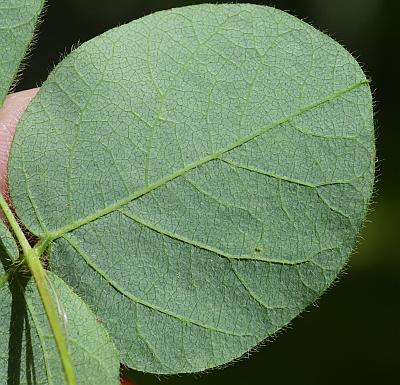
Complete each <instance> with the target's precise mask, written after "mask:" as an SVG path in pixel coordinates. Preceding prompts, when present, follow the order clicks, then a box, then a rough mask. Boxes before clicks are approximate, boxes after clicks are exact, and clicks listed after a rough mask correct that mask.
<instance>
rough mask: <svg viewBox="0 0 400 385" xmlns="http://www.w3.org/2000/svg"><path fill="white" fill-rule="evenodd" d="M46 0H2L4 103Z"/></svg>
mask: <svg viewBox="0 0 400 385" xmlns="http://www.w3.org/2000/svg"><path fill="white" fill-rule="evenodd" d="M43 3H44V0H13V1H10V0H0V107H1V105H2V104H3V101H4V99H5V97H6V95H7V93H8V91H9V90H10V87H11V85H12V84H13V82H14V80H15V77H16V75H17V73H18V69H19V67H20V63H21V61H22V59H23V58H24V56H25V53H26V50H27V48H28V46H29V44H30V42H31V40H32V37H33V32H34V30H35V25H36V22H37V19H38V17H39V14H40V12H41V9H42V7H43Z"/></svg>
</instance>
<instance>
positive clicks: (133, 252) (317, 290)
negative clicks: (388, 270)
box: [10, 5, 374, 373]
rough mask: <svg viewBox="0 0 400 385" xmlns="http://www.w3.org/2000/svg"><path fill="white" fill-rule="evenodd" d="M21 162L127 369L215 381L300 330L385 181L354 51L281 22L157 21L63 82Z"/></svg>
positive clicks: (65, 73)
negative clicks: (378, 175)
mask: <svg viewBox="0 0 400 385" xmlns="http://www.w3.org/2000/svg"><path fill="white" fill-rule="evenodd" d="M177 25H179V26H180V27H181V29H179V31H177V28H176V26H177ZM238 58H239V59H240V61H238ZM122 69H124V70H122ZM124 71H127V72H128V74H126V73H125V72H124ZM60 104H62V105H63V106H64V107H63V109H62V111H61V112H59V106H60ZM38 126H40V130H41V131H42V132H39V133H38V129H37V128H38ZM32 137H36V138H38V139H39V138H40V137H43V138H44V137H45V138H46V139H45V140H44V141H43V142H41V145H42V148H41V150H40V151H38V150H36V149H35V148H34V147H32V146H30V145H29V144H28V143H27V138H29V140H31V138H32ZM43 149H44V150H43ZM28 156H29V157H32V156H33V161H34V166H33V165H32V164H30V163H29V162H26V161H25V159H28ZM29 159H31V158H29ZM11 165H12V167H11V174H10V180H11V184H12V186H11V194H12V197H13V201H14V204H15V206H16V209H17V212H18V214H19V216H20V217H21V218H22V219H23V221H24V223H25V224H26V225H27V226H28V227H29V228H30V229H31V230H32V231H33V232H34V233H36V234H38V235H40V236H41V237H42V238H44V239H46V238H47V239H49V240H52V241H54V243H53V246H52V257H51V260H50V264H51V267H52V269H54V270H55V271H56V272H57V273H58V274H60V275H61V276H62V277H63V278H65V279H66V281H67V282H68V283H69V284H70V285H71V286H73V287H76V289H77V290H78V292H79V293H80V295H82V297H83V298H84V299H85V300H86V301H87V302H88V303H90V305H91V307H92V309H93V310H94V311H95V312H96V314H98V315H99V317H100V318H101V319H102V320H103V321H104V322H105V323H106V325H107V327H108V328H109V330H110V332H111V333H112V334H113V337H114V340H115V341H116V343H117V345H118V347H119V349H120V350H121V352H122V355H123V357H124V360H125V361H126V362H127V363H128V364H129V365H130V366H132V367H135V368H137V369H139V370H144V371H151V372H158V373H175V372H191V371H198V370H204V369H206V368H208V367H212V366H216V365H220V364H223V363H225V362H227V361H229V360H232V359H234V358H237V357H238V356H240V355H241V354H243V353H244V352H246V351H248V350H249V349H251V348H252V347H253V346H254V345H255V344H257V343H258V342H260V341H261V340H263V339H264V338H266V337H267V336H269V335H271V334H272V333H274V332H275V331H276V330H278V329H279V328H280V327H282V326H284V325H285V324H287V322H289V321H290V320H291V319H292V318H293V317H294V316H296V315H297V314H298V313H299V312H300V311H301V310H302V309H304V308H305V307H306V306H307V305H309V304H310V303H311V302H312V301H314V300H315V299H316V298H317V297H318V295H319V294H321V293H322V291H323V290H324V289H326V288H327V287H328V286H329V285H330V284H331V282H332V281H333V280H334V278H335V277H336V275H337V273H338V272H339V271H340V269H341V267H342V266H343V264H344V263H345V260H346V258H347V256H348V255H349V253H350V251H351V248H352V246H353V244H354V241H355V237H356V234H357V232H358V229H359V227H360V225H361V222H362V219H363V217H364V215H365V210H366V207H367V203H368V199H369V196H370V194H371V189H372V183H373V172H374V171H373V169H374V144H373V122H372V103H371V94H370V90H369V86H368V82H367V80H366V79H365V76H364V74H363V72H362V70H361V69H360V67H359V66H358V64H357V63H356V61H355V60H354V59H353V58H352V57H351V55H350V54H348V53H347V52H346V51H345V50H344V49H343V48H342V47H340V46H339V45H338V44H337V43H335V42H334V41H333V40H331V39H330V38H328V37H327V36H325V35H323V34H321V33H319V32H318V31H316V30H314V29H313V28H312V27H310V26H307V25H306V24H304V23H303V22H301V21H299V20H297V19H295V18H293V17H291V16H288V15H287V14H285V13H282V12H280V11H277V10H273V9H271V8H268V7H259V6H252V5H218V6H213V5H201V6H195V7H187V8H182V9H177V10H172V11H168V12H161V13H157V14H155V15H152V16H149V17H146V18H143V19H141V20H139V21H136V22H133V23H131V24H128V25H126V26H123V27H121V28H119V29H115V30H112V31H110V32H108V33H106V34H104V35H102V36H101V37H99V38H97V39H94V40H93V41H91V42H89V43H86V44H84V45H83V46H82V47H81V48H79V49H78V50H77V51H76V52H75V53H73V54H72V55H70V56H69V57H68V58H67V59H65V60H64V61H63V63H62V64H61V65H60V66H59V67H57V68H56V70H55V72H54V73H53V74H52V75H51V76H50V77H49V79H48V81H47V82H46V83H45V84H44V86H43V89H42V90H41V91H40V93H39V95H38V99H37V102H36V103H35V102H34V103H33V104H32V105H31V106H30V107H29V109H28V112H27V115H26V117H25V118H23V120H22V122H21V126H20V127H19V129H18V133H17V137H16V139H15V142H14V147H13V155H12V159H11ZM24 168H25V170H24ZM24 179H25V182H21V181H24ZM33 180H34V181H35V183H34V184H31V182H30V181H33ZM25 191H28V192H29V194H28V195H29V198H28V197H27V196H26V195H25ZM32 202H33V204H32ZM344 202H348V204H345V203H344ZM60 208H62V210H60ZM110 256H111V258H110ZM93 288H95V289H93ZM104 298H106V300H104ZM116 313H117V314H119V313H120V314H122V315H123V316H124V317H125V318H126V319H127V320H129V322H120V321H118V320H115V316H114V314H116ZM144 325H146V326H144ZM127 334H128V335H130V336H131V341H130V342H129V343H127V342H126V335H127ZM177 347H178V348H177Z"/></svg>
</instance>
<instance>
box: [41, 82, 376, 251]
mask: <svg viewBox="0 0 400 385" xmlns="http://www.w3.org/2000/svg"><path fill="white" fill-rule="evenodd" d="M368 83H369V81H368V80H367V79H364V80H361V81H359V82H357V83H354V84H352V85H351V86H349V87H347V88H345V89H342V90H340V91H338V92H335V93H333V94H331V95H329V96H327V97H325V98H323V99H320V100H319V101H317V102H314V103H312V104H310V105H307V106H305V107H303V108H301V109H299V110H298V111H296V112H294V113H293V114H290V115H288V116H286V117H283V118H281V119H279V120H277V121H276V122H273V123H271V124H270V125H268V126H265V127H263V128H261V129H259V130H258V131H256V132H254V133H252V134H250V135H247V136H245V137H243V138H241V139H240V140H237V141H236V142H234V143H232V144H230V145H229V146H227V147H224V148H223V149H221V150H219V151H216V152H215V153H214V154H210V155H208V156H206V157H204V158H202V159H199V160H197V161H196V162H193V163H190V164H189V165H187V166H185V167H183V168H181V169H179V170H177V171H175V172H174V173H172V174H170V175H167V176H165V177H164V178H161V179H160V180H158V181H157V182H155V183H151V184H149V185H147V186H145V187H143V188H141V189H140V190H137V191H135V192H133V193H132V194H130V195H128V196H127V197H125V198H122V199H120V200H118V201H117V202H115V203H113V204H111V205H109V206H107V207H105V208H103V209H101V210H98V211H96V212H94V213H93V214H90V215H87V216H86V217H83V218H80V219H78V220H76V221H74V222H72V223H70V224H67V225H65V226H63V227H60V228H59V229H56V230H54V231H51V232H48V233H45V234H43V235H42V236H41V237H40V238H41V240H42V244H46V245H47V244H49V243H50V242H52V241H54V240H55V239H58V238H60V237H62V236H63V235H65V234H67V233H69V232H71V231H74V230H76V229H78V228H80V227H82V226H85V225H87V224H89V223H91V222H94V221H96V220H97V219H99V218H101V217H103V216H105V215H108V214H110V213H112V212H114V211H116V210H118V209H120V208H121V207H123V206H125V205H127V204H128V203H130V202H132V201H134V200H135V199H138V198H140V197H141V196H143V195H146V194H148V193H150V192H152V191H154V190H157V189H158V188H160V187H162V186H163V185H165V184H166V183H168V182H170V181H172V180H174V179H176V178H178V177H180V176H182V175H184V174H186V173H187V172H189V171H191V170H193V169H196V168H198V167H200V166H202V165H204V164H206V163H208V162H210V161H213V160H216V159H219V158H220V157H221V156H222V155H224V154H225V153H227V152H229V151H231V150H233V149H235V148H238V147H240V146H242V145H244V144H246V143H248V142H250V141H252V140H254V139H255V138H257V137H259V136H261V135H263V134H265V133H267V132H268V131H270V130H272V129H273V128H275V127H278V126H280V125H282V124H285V123H287V122H289V121H290V120H292V119H294V118H295V117H297V116H299V115H302V114H304V113H307V112H309V111H310V110H312V109H314V108H317V107H319V106H320V105H322V104H325V103H328V102H330V101H332V100H335V99H337V98H339V97H340V96H342V95H344V94H346V93H349V92H351V91H352V90H354V89H356V88H358V87H361V86H362V85H364V84H368Z"/></svg>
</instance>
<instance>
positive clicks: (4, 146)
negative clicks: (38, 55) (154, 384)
mask: <svg viewBox="0 0 400 385" xmlns="http://www.w3.org/2000/svg"><path fill="white" fill-rule="evenodd" d="M38 91H39V88H33V89H30V90H26V91H21V92H17V93H15V94H11V95H8V96H7V98H6V100H5V102H4V104H3V107H2V108H1V109H0V193H1V194H3V196H4V197H5V198H6V199H7V200H8V201H9V194H8V178H7V173H8V157H9V155H10V148H11V143H12V139H13V137H14V134H15V128H16V126H17V123H18V122H19V120H20V119H21V116H22V114H23V113H24V112H25V110H26V108H27V107H28V105H29V103H30V101H31V100H32V98H33V97H34V96H35V95H36V93H37V92H38ZM9 203H10V202H9ZM1 218H3V216H2V214H1V213H0V219H1ZM121 385H135V384H134V383H133V382H132V380H130V379H128V378H122V379H121Z"/></svg>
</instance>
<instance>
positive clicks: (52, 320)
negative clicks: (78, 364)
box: [0, 193, 77, 385]
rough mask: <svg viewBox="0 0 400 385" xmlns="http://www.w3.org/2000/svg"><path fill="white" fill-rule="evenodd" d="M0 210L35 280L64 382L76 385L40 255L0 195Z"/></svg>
mask: <svg viewBox="0 0 400 385" xmlns="http://www.w3.org/2000/svg"><path fill="white" fill-rule="evenodd" d="M0 208H1V209H2V211H3V212H4V215H5V217H6V219H7V220H8V222H9V224H10V226H11V228H12V230H13V232H14V235H15V237H16V238H17V240H18V242H19V244H20V246H21V249H22V252H23V255H24V261H25V263H26V264H27V266H28V267H29V270H30V271H31V273H32V276H33V278H34V280H35V283H36V287H37V289H38V291H39V295H40V298H41V300H42V304H43V307H44V309H45V311H46V315H47V319H48V321H49V324H50V328H51V330H52V332H53V336H54V340H55V343H56V346H57V350H58V353H59V355H60V360H61V364H62V367H63V369H64V376H65V380H66V382H67V384H68V385H76V384H77V383H76V378H75V374H74V369H73V366H72V362H71V359H70V356H69V353H68V346H67V341H66V339H65V335H64V332H63V329H62V326H61V323H60V319H59V317H58V313H57V309H56V307H55V305H54V302H53V298H52V296H51V293H50V289H49V286H48V284H47V280H46V271H45V270H44V268H43V266H42V263H41V261H40V254H39V253H37V251H36V250H35V249H33V248H32V247H31V245H30V244H29V242H28V240H27V239H26V237H25V235H24V233H23V231H22V229H21V227H20V226H19V224H18V222H17V220H16V219H15V217H14V215H13V213H12V211H11V209H10V207H9V206H8V204H7V202H6V200H5V199H4V197H3V195H2V194H1V193H0Z"/></svg>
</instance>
